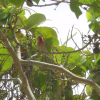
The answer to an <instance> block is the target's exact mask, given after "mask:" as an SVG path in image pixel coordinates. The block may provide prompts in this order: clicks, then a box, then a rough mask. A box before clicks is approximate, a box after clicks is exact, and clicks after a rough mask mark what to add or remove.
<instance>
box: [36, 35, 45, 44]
mask: <svg viewBox="0 0 100 100" xmlns="http://www.w3.org/2000/svg"><path fill="white" fill-rule="evenodd" d="M37 40H38V43H37V46H42V45H44V40H43V37H42V36H41V35H39V36H38V37H37Z"/></svg>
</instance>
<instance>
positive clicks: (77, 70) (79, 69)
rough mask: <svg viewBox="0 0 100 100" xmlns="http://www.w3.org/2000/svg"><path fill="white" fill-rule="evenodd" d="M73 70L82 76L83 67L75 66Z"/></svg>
mask: <svg viewBox="0 0 100 100" xmlns="http://www.w3.org/2000/svg"><path fill="white" fill-rule="evenodd" d="M71 72H72V73H74V74H76V75H77V76H80V77H82V72H83V70H82V69H81V68H78V67H75V68H74V69H72V70H71Z"/></svg>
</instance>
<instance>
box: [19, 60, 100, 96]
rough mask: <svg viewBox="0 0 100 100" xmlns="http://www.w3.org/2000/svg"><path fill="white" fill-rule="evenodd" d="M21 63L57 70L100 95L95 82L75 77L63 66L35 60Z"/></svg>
mask: <svg viewBox="0 0 100 100" xmlns="http://www.w3.org/2000/svg"><path fill="white" fill-rule="evenodd" d="M20 62H21V64H22V65H30V64H32V65H36V66H39V67H43V68H46V69H52V70H57V71H59V72H61V73H65V74H66V75H67V76H68V77H69V78H71V79H72V80H74V81H76V82H79V83H84V84H86V85H90V86H92V87H93V88H94V89H95V90H96V92H97V93H98V94H99V95H100V87H99V86H98V85H97V84H96V83H95V82H94V81H92V80H88V79H85V78H81V77H78V76H76V75H74V74H73V73H72V72H70V71H68V70H67V69H65V68H64V67H63V66H58V65H54V64H50V63H45V62H40V61H35V60H30V61H29V60H20Z"/></svg>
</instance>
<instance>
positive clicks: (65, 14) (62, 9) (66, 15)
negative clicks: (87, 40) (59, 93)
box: [24, 0, 89, 94]
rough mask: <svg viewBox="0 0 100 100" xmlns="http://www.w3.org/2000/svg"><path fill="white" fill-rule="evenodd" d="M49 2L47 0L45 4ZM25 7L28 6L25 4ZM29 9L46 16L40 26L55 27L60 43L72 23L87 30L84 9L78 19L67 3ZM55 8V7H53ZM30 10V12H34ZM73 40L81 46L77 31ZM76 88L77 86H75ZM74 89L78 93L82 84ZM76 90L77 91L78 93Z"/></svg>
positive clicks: (71, 45) (81, 30) (84, 30)
mask: <svg viewBox="0 0 100 100" xmlns="http://www.w3.org/2000/svg"><path fill="white" fill-rule="evenodd" d="M48 3H49V4H50V3H51V2H50V1H48V0H47V2H46V4H48ZM39 4H41V5H42V4H45V3H44V2H42V1H41V2H40V3H39ZM24 6H25V7H28V6H27V5H26V4H25V5H24ZM28 8H29V9H32V10H34V11H35V12H37V13H42V14H44V15H45V16H46V19H47V21H46V22H45V23H43V24H41V25H40V26H48V27H55V28H54V29H55V30H57V31H58V32H57V34H58V39H59V41H60V40H61V42H62V43H61V42H60V45H61V44H63V43H64V42H65V41H66V39H67V35H68V32H69V30H70V31H71V29H72V26H73V25H74V27H75V28H77V29H79V30H80V32H81V33H83V34H86V33H88V31H89V27H88V24H89V23H88V21H87V19H86V11H85V10H83V9H81V10H82V15H80V17H79V19H77V18H76V16H75V14H74V13H73V12H72V11H71V10H70V6H69V4H67V3H61V4H59V5H58V6H55V5H54V6H46V7H28ZM55 8H56V9H55ZM32 10H31V13H35V12H34V11H32ZM26 16H27V17H29V16H30V15H29V14H28V12H27V13H26ZM76 32H77V30H74V31H73V34H75V33H76ZM74 40H75V42H76V43H77V45H78V46H79V47H82V40H81V36H80V34H79V33H77V35H76V36H75V37H74ZM67 46H69V47H73V48H74V47H75V45H74V43H73V42H72V41H69V42H68V45H67ZM77 88H78V87H77ZM77 88H76V89H75V90H76V91H77V90H79V91H78V92H79V94H80V93H81V91H82V89H83V86H82V85H79V88H78V89H77ZM78 92H77V93H78Z"/></svg>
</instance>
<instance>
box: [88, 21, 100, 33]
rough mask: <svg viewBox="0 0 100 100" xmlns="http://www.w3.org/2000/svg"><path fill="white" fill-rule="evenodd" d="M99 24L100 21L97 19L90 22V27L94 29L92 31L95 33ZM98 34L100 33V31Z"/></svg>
mask: <svg viewBox="0 0 100 100" xmlns="http://www.w3.org/2000/svg"><path fill="white" fill-rule="evenodd" d="M99 26H100V22H97V21H96V20H95V22H94V23H93V22H92V23H90V24H89V28H90V29H92V31H93V32H94V33H95V32H96V30H97V29H98V28H99ZM97 34H100V31H99V32H98V33H97Z"/></svg>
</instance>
